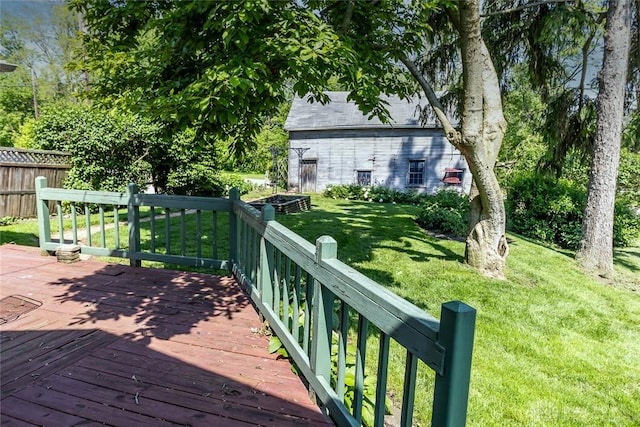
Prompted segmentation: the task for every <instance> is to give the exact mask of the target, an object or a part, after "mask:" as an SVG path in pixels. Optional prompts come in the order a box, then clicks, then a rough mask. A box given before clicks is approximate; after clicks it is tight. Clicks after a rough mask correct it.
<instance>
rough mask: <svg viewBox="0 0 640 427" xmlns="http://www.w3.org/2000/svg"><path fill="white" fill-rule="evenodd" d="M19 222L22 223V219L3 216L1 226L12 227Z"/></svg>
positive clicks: (0, 221)
mask: <svg viewBox="0 0 640 427" xmlns="http://www.w3.org/2000/svg"><path fill="white" fill-rule="evenodd" d="M18 221H20V218H16V217H13V216H3V217H2V218H0V225H11V224H15V223H16V222H18Z"/></svg>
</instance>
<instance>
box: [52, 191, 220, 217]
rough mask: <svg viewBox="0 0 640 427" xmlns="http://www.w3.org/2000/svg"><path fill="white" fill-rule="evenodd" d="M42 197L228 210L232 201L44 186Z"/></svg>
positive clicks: (102, 202)
mask: <svg viewBox="0 0 640 427" xmlns="http://www.w3.org/2000/svg"><path fill="white" fill-rule="evenodd" d="M41 197H42V198H43V199H44V200H64V201H68V202H77V203H96V204H112V205H122V206H124V205H127V204H129V203H130V202H131V203H133V205H134V206H156V207H163V208H174V209H202V210H205V209H206V210H217V211H225V212H228V211H230V210H231V201H229V200H228V199H223V198H212V197H196V196H169V195H163V194H142V193H136V194H134V195H133V196H130V195H129V194H128V193H127V192H122V193H120V192H107V191H92V190H67V189H64V188H48V187H47V188H43V189H41Z"/></svg>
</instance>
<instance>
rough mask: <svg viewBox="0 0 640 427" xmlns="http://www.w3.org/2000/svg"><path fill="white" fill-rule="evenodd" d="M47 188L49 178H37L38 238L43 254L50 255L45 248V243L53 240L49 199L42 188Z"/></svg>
mask: <svg viewBox="0 0 640 427" xmlns="http://www.w3.org/2000/svg"><path fill="white" fill-rule="evenodd" d="M45 188H47V178H45V177H44V176H39V177H37V178H36V211H37V213H38V240H39V242H40V243H39V244H40V251H41V253H42V255H48V252H47V251H46V250H45V249H44V244H45V243H49V242H51V222H50V218H49V203H48V200H44V199H43V198H42V190H44V189H45Z"/></svg>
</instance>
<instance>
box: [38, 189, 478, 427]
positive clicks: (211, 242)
mask: <svg viewBox="0 0 640 427" xmlns="http://www.w3.org/2000/svg"><path fill="white" fill-rule="evenodd" d="M36 196H37V207H38V223H39V232H40V247H41V249H42V250H46V251H54V250H56V249H57V247H58V246H59V245H60V243H59V242H55V241H52V239H51V236H52V231H51V219H50V218H51V214H50V212H49V208H48V203H47V202H48V201H56V202H57V212H56V218H57V227H54V229H55V228H57V231H58V234H59V235H60V234H61V233H62V231H63V229H64V223H63V205H62V203H63V202H65V203H67V202H68V203H69V205H70V208H69V209H70V215H69V217H70V219H71V231H70V232H71V239H70V240H71V241H72V242H73V243H77V242H78V241H79V239H78V223H79V219H78V216H80V217H81V218H84V224H85V227H86V226H87V224H90V222H91V213H90V211H91V210H92V209H90V207H93V210H96V209H97V211H98V225H97V226H95V227H96V228H97V232H96V233H95V234H99V236H100V237H99V239H98V240H99V244H96V242H93V241H92V240H91V238H90V237H91V236H90V234H91V233H89V232H87V237H86V238H85V241H86V242H85V243H86V244H85V245H81V252H82V253H87V254H92V255H99V256H117V257H124V258H128V259H130V260H131V263H132V264H133V265H140V261H141V260H150V261H161V262H167V263H173V264H186V265H192V266H204V267H213V268H222V269H229V270H230V271H231V272H232V274H233V275H234V277H235V278H236V280H237V281H238V283H239V284H240V285H241V286H242V287H243V288H244V290H245V291H246V292H247V294H248V295H249V296H250V297H251V299H252V301H253V302H254V304H255V305H256V307H257V309H258V311H259V312H260V314H261V316H263V317H264V319H265V320H267V321H268V323H269V326H270V327H271V329H272V330H273V331H274V333H275V334H276V336H277V337H278V338H279V339H280V341H281V342H282V345H283V347H284V348H285V349H286V350H287V353H288V355H289V356H290V357H291V359H292V361H293V362H294V363H295V365H296V367H297V369H298V370H299V372H300V373H301V375H302V376H303V377H304V378H305V380H306V381H307V382H308V384H309V386H310V389H311V391H312V392H313V393H314V394H315V396H316V397H317V399H318V401H319V402H320V403H321V405H322V406H323V407H324V408H325V409H326V411H327V413H328V415H329V416H330V417H331V418H332V420H333V421H334V422H335V423H336V424H337V425H339V426H359V425H361V424H362V422H363V408H365V407H366V408H370V407H371V406H372V407H373V420H374V422H373V423H374V425H375V426H383V425H384V416H385V398H386V395H387V371H388V367H389V358H390V348H391V343H392V342H394V341H395V342H396V343H397V344H399V345H400V346H401V347H402V348H403V349H404V352H405V366H404V383H403V384H404V385H403V388H404V389H403V390H402V392H401V393H399V395H400V394H401V396H402V402H401V404H400V403H398V407H399V408H400V411H401V414H400V425H402V426H403V427H409V426H411V425H412V420H413V408H414V403H415V387H416V378H417V370H418V363H424V364H426V365H427V366H428V367H430V368H431V369H432V370H433V371H434V372H435V386H434V396H433V413H432V425H433V426H464V425H465V421H466V414H467V400H468V394H469V379H470V372H471V355H472V348H473V337H474V329H475V317H476V312H475V310H474V309H473V308H471V307H469V306H468V305H466V304H464V303H461V302H458V301H452V302H447V303H445V304H443V305H442V309H441V316H440V319H439V320H438V319H436V318H434V317H432V316H430V315H429V314H427V313H426V312H424V311H423V310H421V309H420V308H418V307H416V306H415V305H413V304H411V303H409V302H408V301H406V300H404V299H402V298H400V297H399V296H397V295H396V294H394V293H392V292H390V291H389V290H387V289H386V288H384V287H383V286H381V285H379V284H378V283H376V282H374V281H372V280H370V279H368V278H367V277H366V276H364V275H363V274H361V273H359V272H357V271H356V270H354V269H352V268H350V267H349V266H347V265H346V264H344V263H342V262H341V261H339V260H338V259H337V257H336V254H337V244H336V242H335V240H333V238H331V237H329V236H322V237H320V238H318V239H317V241H316V244H315V245H313V244H312V243H310V242H308V241H306V240H304V239H303V238H301V237H300V236H298V235H297V234H296V233H294V232H293V231H291V230H289V229H287V228H286V227H284V226H283V225H281V224H279V223H278V222H277V221H275V213H274V209H273V207H271V206H269V205H267V206H265V208H264V209H263V210H262V212H259V211H257V210H256V209H255V208H253V207H251V206H249V205H248V204H246V203H244V202H242V201H241V200H240V196H239V193H238V191H237V190H235V189H234V190H232V192H231V195H230V197H229V198H228V199H217V198H206V197H186V196H166V195H155V194H140V193H138V192H137V189H136V187H135V186H133V185H131V186H130V187H129V190H128V192H127V193H106V192H92V191H79V190H63V189H53V188H47V182H46V179H45V178H42V177H39V178H36ZM96 205H97V208H95V206H96ZM78 206H81V207H82V208H81V212H80V215H79V214H78V212H77V210H78ZM141 206H148V207H149V209H150V213H149V216H148V218H146V219H145V221H147V222H148V226H147V228H148V229H149V233H148V234H149V236H148V237H145V238H147V239H148V241H145V245H144V246H145V248H146V249H144V250H143V249H142V246H143V245H141V219H140V210H139V208H140V207H141ZM125 209H126V212H127V227H128V235H129V238H128V241H127V242H119V241H118V238H117V237H115V236H117V235H118V225H116V224H118V221H115V220H114V223H113V224H114V225H113V226H112V227H107V226H106V225H105V223H106V221H105V215H107V218H109V215H111V213H109V214H107V213H106V212H113V218H118V215H119V211H124V210H125ZM157 212H161V213H163V216H162V220H160V219H158V218H157V217H156V213H157ZM172 212H173V213H174V214H175V215H176V216H177V217H178V219H176V220H174V221H173V222H172V219H171V217H172V215H171V213H172ZM187 215H194V216H195V220H194V221H195V228H196V230H195V233H194V232H193V230H192V229H191V228H189V227H188V226H187V225H186V224H187V219H186V218H187ZM218 215H221V217H220V221H218ZM205 216H206V218H207V221H206V222H209V221H210V222H211V224H208V225H207V226H206V227H205V226H204V222H205V221H204V220H203V218H204V217H205ZM223 217H224V218H223ZM223 219H224V222H225V227H221V226H220V224H218V222H220V223H222V222H223ZM176 221H177V222H178V224H179V226H178V228H179V233H175V234H176V236H174V237H175V240H179V242H172V240H174V239H172V237H171V232H172V231H174V230H173V228H175V222H176ZM226 221H228V223H226ZM158 222H161V223H162V224H160V227H158V224H157V223H158ZM192 222H193V221H192ZM192 222H190V224H191V225H193V224H192ZM172 224H173V225H172ZM223 228H226V229H225V231H224V233H228V235H226V236H223V235H222V234H220V233H219V231H220V230H222V229H223ZM109 232H111V233H112V234H113V238H111V239H109V242H112V241H113V244H112V245H111V246H109V245H107V244H106V243H107V238H106V237H105V236H107V234H109ZM163 235H164V239H162V236H163ZM145 236H146V235H145ZM223 237H224V238H223ZM187 240H189V241H190V242H192V243H194V244H190V245H187V243H186V242H187ZM204 241H206V243H207V244H206V245H205V244H203V242H204ZM222 245H223V246H224V247H222ZM108 246H109V247H108ZM187 246H188V248H189V249H187ZM219 253H224V254H227V257H225V258H224V259H218V254H219ZM368 340H377V341H378V342H377V345H376V349H377V352H376V353H377V355H376V357H375V359H376V360H374V361H370V360H369V359H368V358H367V350H368V348H367V342H368ZM354 359H355V362H354ZM367 362H369V364H367ZM371 366H374V368H373V369H372V368H371ZM372 370H373V371H374V372H371V371H372ZM367 372H368V374H367ZM367 377H373V378H375V397H374V398H373V399H371V397H370V396H369V395H367V394H366V393H365V390H366V389H367V387H368V385H367V384H370V381H369V379H368V378H367ZM366 400H368V402H365V401H366ZM371 400H373V402H371ZM345 402H346V403H345Z"/></svg>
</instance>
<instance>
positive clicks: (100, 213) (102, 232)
mask: <svg viewBox="0 0 640 427" xmlns="http://www.w3.org/2000/svg"><path fill="white" fill-rule="evenodd" d="M98 216H99V220H100V245H101V246H100V247H101V248H106V247H107V237H106V232H105V229H104V205H98Z"/></svg>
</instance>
